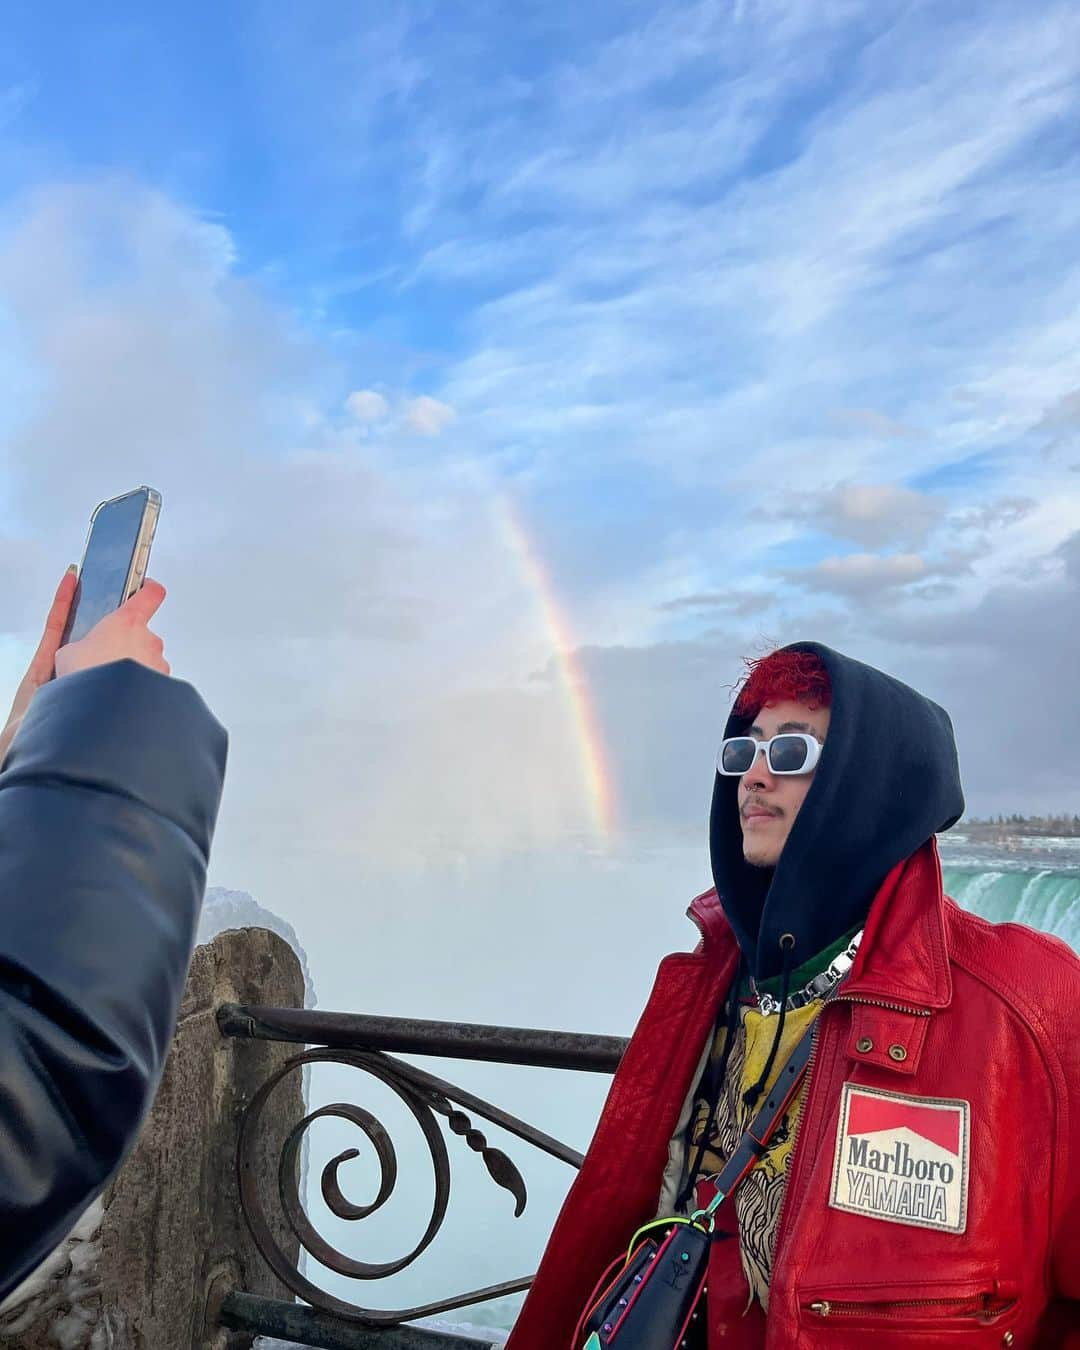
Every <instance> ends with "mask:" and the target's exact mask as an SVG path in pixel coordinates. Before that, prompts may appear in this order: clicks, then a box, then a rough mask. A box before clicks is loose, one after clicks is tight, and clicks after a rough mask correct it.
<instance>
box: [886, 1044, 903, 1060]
mask: <svg viewBox="0 0 1080 1350" xmlns="http://www.w3.org/2000/svg"><path fill="white" fill-rule="evenodd" d="M889 1058H890V1059H895V1060H896V1061H897V1063H901V1062H902V1061H903V1060H905V1059H907V1051H906V1050H905V1049H904V1047H903V1046H902V1045H890V1046H889Z"/></svg>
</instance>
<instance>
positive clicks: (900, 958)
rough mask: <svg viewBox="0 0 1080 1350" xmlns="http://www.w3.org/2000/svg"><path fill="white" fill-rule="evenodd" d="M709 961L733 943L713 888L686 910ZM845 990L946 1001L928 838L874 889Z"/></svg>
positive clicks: (937, 880) (858, 995)
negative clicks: (696, 928)
mask: <svg viewBox="0 0 1080 1350" xmlns="http://www.w3.org/2000/svg"><path fill="white" fill-rule="evenodd" d="M686 912H687V914H688V915H689V916H690V918H691V919H692V920H693V921H694V923H695V924H696V925H697V927H698V929H699V931H700V932H701V936H702V950H703V952H704V953H706V954H707V955H709V956H710V957H712V958H713V959H714V960H723V959H724V958H727V959H733V958H734V957H735V955H736V953H737V947H738V944H737V942H736V938H735V934H734V932H733V931H732V928H731V925H730V923H728V920H727V916H726V915H725V914H724V909H723V906H722V904H721V903H720V899H719V897H718V896H717V893H716V891H715V890H711V891H705V892H704V893H703V894H702V895H699V896H698V897H697V898H696V899H695V900H694V901H692V903H691V905H690V908H689V909H688V910H687V911H686ZM843 991H844V997H845V998H847V999H854V1000H856V1001H858V1002H870V1003H873V1002H883V1003H898V1004H902V1005H904V1006H906V1007H912V1008H922V1009H926V1010H928V1011H929V1010H931V1009H934V1008H945V1007H948V1005H949V1003H950V1002H951V1001H952V973H951V971H950V968H949V952H948V946H947V943H946V938H945V898H944V895H943V892H942V887H941V861H940V859H939V857H938V850H937V840H936V839H935V838H933V837H931V838H930V839H928V840H927V841H926V843H925V844H923V845H922V846H921V847H920V848H918V849H916V851H915V852H914V853H913V854H912V855H911V857H910V858H907V859H905V861H903V862H900V863H897V865H896V866H895V867H894V868H893V869H892V871H891V872H890V873H889V874H888V876H886V878H885V880H884V881H883V882H882V883H881V886H880V887H879V888H878V892H877V894H876V895H875V897H874V900H873V903H872V904H871V906H870V914H869V916H868V918H867V920H866V929H865V931H864V934H863V940H862V942H861V943H860V944H859V950H858V952H857V953H856V956H855V964H854V965H853V966H852V969H851V974H850V975H849V976H848V978H847V979H846V980H845V981H844V986H843Z"/></svg>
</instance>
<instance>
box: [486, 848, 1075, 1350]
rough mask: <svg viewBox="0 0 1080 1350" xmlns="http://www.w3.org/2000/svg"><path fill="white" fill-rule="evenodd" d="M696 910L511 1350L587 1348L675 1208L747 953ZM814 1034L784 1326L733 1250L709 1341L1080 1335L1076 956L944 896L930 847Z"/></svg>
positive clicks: (791, 1209)
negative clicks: (684, 1120)
mask: <svg viewBox="0 0 1080 1350" xmlns="http://www.w3.org/2000/svg"><path fill="white" fill-rule="evenodd" d="M689 912H690V915H691V917H692V918H693V919H694V921H695V922H696V923H697V925H698V927H699V928H700V929H701V932H702V942H701V943H700V944H699V947H698V949H697V951H695V952H693V953H680V954H677V955H674V956H669V957H667V958H666V959H665V960H664V961H663V962H662V963H661V966H660V970H659V972H658V974H657V978H656V984H655V986H654V988H653V992H652V995H651V997H650V999H649V1002H648V1005H647V1006H646V1008H645V1011H644V1013H643V1014H642V1017H641V1020H640V1022H639V1024H638V1027H637V1030H636V1031H635V1033H634V1036H633V1039H632V1040H631V1042H630V1045H629V1046H628V1048H627V1051H626V1054H625V1056H624V1058H623V1061H622V1063H621V1064H620V1066H619V1069H618V1072H617V1073H616V1075H615V1078H614V1081H613V1083H612V1086H611V1091H610V1094H609V1095H608V1099H607V1102H606V1104H605V1106H604V1110H603V1113H602V1115H601V1118H600V1123H599V1125H598V1126H597V1130H596V1134H595V1136H594V1138H593V1142H592V1145H591V1147H590V1149H589V1152H588V1155H587V1157H586V1159H585V1163H584V1166H583V1167H582V1169H581V1172H580V1174H579V1175H578V1178H577V1180H576V1181H575V1183H574V1185H573V1187H572V1189H571V1191H570V1193H569V1195H568V1196H567V1199H566V1202H565V1204H564V1205H563V1208H562V1211H561V1213H560V1215H559V1218H558V1220H557V1222H556V1224H555V1228H554V1230H553V1232H552V1235H551V1239H550V1241H549V1243H548V1247H547V1250H546V1252H545V1255H544V1258H543V1261H542V1263H541V1266H540V1269H539V1271H538V1273H537V1276H536V1280H535V1282H534V1284H533V1287H532V1289H531V1291H530V1293H529V1296H528V1298H527V1299H526V1302H525V1305H524V1307H523V1308H522V1311H521V1314H520V1316H519V1318H518V1321H517V1325H516V1326H515V1328H514V1331H513V1333H512V1334H511V1337H510V1341H509V1347H508V1350H578V1347H573V1348H571V1346H570V1339H571V1336H572V1334H573V1330H574V1325H575V1322H576V1320H577V1317H578V1315H579V1313H580V1311H581V1309H582V1307H583V1306H584V1303H585V1301H586V1300H587V1298H588V1296H589V1294H590V1291H591V1290H592V1288H593V1285H594V1283H595V1281H596V1279H597V1278H598V1276H599V1274H600V1273H601V1271H602V1270H603V1268H604V1266H605V1265H606V1264H607V1262H608V1261H610V1260H611V1258H612V1257H613V1256H614V1255H615V1254H616V1253H617V1252H618V1251H619V1250H620V1248H622V1247H624V1246H625V1244H626V1243H627V1241H628V1240H629V1238H630V1236H631V1235H632V1233H633V1232H634V1231H635V1229H636V1228H637V1227H638V1225H640V1224H641V1223H644V1222H646V1221H647V1220H649V1219H651V1218H653V1217H654V1216H655V1214H656V1207H657V1197H658V1195H659V1192H660V1185H661V1175H662V1172H663V1169H664V1165H665V1162H666V1160H667V1149H668V1141H669V1139H670V1137H671V1135H672V1133H673V1130H674V1127H675V1122H676V1120H677V1118H678V1115H679V1111H680V1109H681V1108H682V1106H683V1103H684V1100H685V1098H686V1095H687V1093H688V1092H689V1091H690V1090H691V1089H692V1087H693V1083H692V1078H693V1075H694V1073H695V1070H696V1068H697V1065H698V1063H699V1059H700V1054H701V1051H702V1049H703V1047H704V1044H705V1040H706V1038H707V1037H708V1036H709V1035H710V1033H711V1030H712V1027H713V1025H714V1022H715V1020H716V1017H717V1013H718V1010H719V1009H720V1007H721V1006H722V1001H723V999H724V996H725V994H726V992H727V989H728V987H729V985H730V983H731V980H732V978H733V975H734V970H735V964H736V958H737V949H736V944H735V939H734V936H733V935H732V932H731V929H730V927H729V926H728V923H727V920H726V918H725V917H724V914H723V911H722V910H721V908H720V903H719V901H718V900H717V897H716V892H715V891H710V892H707V893H706V894H705V895H702V896H699V897H698V898H697V899H696V900H695V901H694V902H693V904H692V905H691V907H690V911H689ZM817 1027H818V1029H817V1033H816V1035H817V1045H816V1049H815V1054H814V1058H813V1061H812V1064H811V1068H810V1077H809V1080H808V1087H807V1095H806V1100H805V1103H804V1106H803V1111H802V1115H801V1119H800V1125H799V1134H798V1138H797V1141H796V1147H795V1152H794V1155H793V1157H792V1162H791V1170H790V1173H789V1176H788V1182H787V1194H786V1198H785V1202H784V1210H783V1214H782V1216H781V1220H780V1229H779V1234H778V1238H777V1250H776V1259H775V1263H774V1267H773V1276H772V1282H771V1285H770V1299H769V1313H768V1317H767V1318H766V1317H765V1316H764V1315H763V1313H762V1311H761V1308H760V1305H758V1304H756V1303H755V1304H753V1306H752V1307H751V1308H750V1310H749V1311H744V1310H745V1309H746V1307H747V1299H748V1289H747V1284H746V1280H745V1278H744V1276H743V1273H742V1268H741V1263H740V1260H739V1253H738V1243H737V1241H736V1240H735V1239H734V1238H730V1239H729V1240H726V1241H718V1242H716V1243H715V1244H714V1246H713V1251H712V1257H711V1263H710V1269H709V1294H708V1326H709V1350H721V1347H724V1348H725V1350H726V1348H727V1347H731V1350H789V1348H790V1350H795V1348H796V1347H798V1350H811V1348H812V1347H813V1348H814V1350H816V1348H817V1347H824V1346H828V1347H830V1350H857V1348H858V1350H862V1347H865V1346H867V1345H873V1346H874V1347H875V1350H893V1347H897V1348H898V1347H901V1346H903V1347H910V1346H949V1347H955V1350H966V1347H969V1346H970V1347H975V1346H987V1347H989V1346H1012V1347H1015V1350H1021V1348H1022V1347H1039V1348H1040V1350H1041V1348H1042V1347H1051V1346H1054V1347H1068V1348H1069V1350H1074V1348H1080V961H1078V960H1077V958H1076V957H1075V956H1074V955H1073V953H1072V952H1071V951H1070V950H1069V948H1068V947H1066V946H1065V944H1064V943H1062V942H1060V941H1058V940H1057V939H1056V938H1052V937H1048V936H1046V935H1045V934H1042V933H1037V932H1035V931H1033V930H1032V929H1029V928H1025V927H1023V926H1021V925H1018V924H997V925H994V924H989V923H986V922H985V921H984V920H982V919H979V918H976V917H975V916H974V915H972V914H969V913H967V912H966V911H964V910H962V909H960V908H959V907H958V906H957V905H955V904H954V903H953V902H952V901H951V900H949V899H948V898H947V897H945V896H944V895H943V894H942V889H941V868H940V864H939V861H938V855H937V848H936V845H935V843H934V841H933V840H931V841H930V842H928V843H927V844H925V845H924V846H923V847H922V848H920V849H919V850H918V851H917V852H916V853H915V854H914V855H913V856H912V857H911V858H909V859H908V860H907V861H906V862H905V863H901V864H900V865H899V866H897V867H896V868H894V870H893V871H892V872H891V873H890V874H889V876H888V877H887V878H886V880H885V882H884V884H883V885H882V887H881V889H880V890H879V892H878V894H877V897H876V899H875V900H874V903H873V906H872V908H871V911H870V916H869V919H868V921H867V925H866V933H865V937H864V939H863V942H862V945H861V947H860V948H859V952H858V955H857V958H856V961H855V966H854V968H853V970H852V971H851V974H850V975H849V977H848V979H847V981H846V982H845V984H844V985H843V987H842V991H841V994H840V996H839V997H838V998H837V999H836V1000H835V1001H834V1002H832V1003H831V1004H829V1005H827V1006H826V1007H825V1009H824V1010H823V1011H822V1013H821V1016H820V1018H819V1020H818V1024H817ZM718 1228H720V1229H725V1230H726V1231H728V1232H729V1233H732V1234H734V1233H735V1231H736V1224H735V1218H734V1214H733V1212H731V1208H730V1207H725V1208H724V1209H722V1210H721V1211H720V1221H719V1223H718Z"/></svg>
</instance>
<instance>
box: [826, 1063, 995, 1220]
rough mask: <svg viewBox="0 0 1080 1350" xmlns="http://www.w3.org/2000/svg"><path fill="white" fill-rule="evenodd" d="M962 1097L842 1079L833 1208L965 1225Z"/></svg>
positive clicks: (875, 1216)
mask: <svg viewBox="0 0 1080 1350" xmlns="http://www.w3.org/2000/svg"><path fill="white" fill-rule="evenodd" d="M969 1115H970V1107H969V1106H968V1103H967V1102H961V1101H949V1100H946V1099H944V1098H941V1097H906V1096H904V1095H903V1094H902V1093H899V1092H879V1091H878V1090H877V1089H876V1088H866V1087H858V1086H856V1085H855V1084H854V1083H845V1084H844V1095H843V1099H842V1101H841V1103H840V1124H839V1126H838V1128H837V1135H836V1158H835V1160H834V1162H833V1176H832V1193H831V1194H830V1196H829V1204H830V1205H832V1206H833V1208H834V1209H846V1210H850V1211H851V1213H853V1214H865V1215H866V1216H867V1217H868V1218H871V1219H885V1220H886V1221H888V1222H889V1223H908V1224H913V1225H914V1226H915V1227H916V1228H940V1229H942V1230H944V1231H945V1232H946V1233H962V1232H963V1231H964V1229H965V1228H966V1227H967V1184H968V1150H969V1142H970V1141H969Z"/></svg>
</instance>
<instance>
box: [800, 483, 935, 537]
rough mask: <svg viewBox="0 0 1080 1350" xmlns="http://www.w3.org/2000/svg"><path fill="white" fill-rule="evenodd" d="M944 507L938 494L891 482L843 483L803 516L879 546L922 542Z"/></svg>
mask: <svg viewBox="0 0 1080 1350" xmlns="http://www.w3.org/2000/svg"><path fill="white" fill-rule="evenodd" d="M945 510H946V502H945V500H944V498H942V497H940V496H930V495H928V494H927V493H925V492H912V491H911V490H910V489H908V488H901V487H896V486H895V485H894V484H891V483H846V484H843V485H841V486H840V487H836V488H833V489H832V490H831V491H829V492H826V493H825V494H823V496H822V497H821V500H820V501H819V502H817V503H815V505H814V506H812V507H810V508H808V509H807V510H806V512H805V515H806V518H807V519H808V520H809V521H811V522H813V523H815V524H817V525H818V526H819V527H820V528H822V529H825V530H827V531H829V533H830V534H834V535H836V536H838V537H840V538H842V539H853V540H855V542H856V543H860V544H863V545H866V546H869V547H873V548H881V547H883V546H884V545H887V544H892V543H897V542H904V543H907V544H919V543H922V542H924V541H925V539H926V537H927V535H928V534H929V533H930V531H931V530H932V529H933V528H934V527H935V526H936V525H937V524H938V523H939V522H940V521H941V520H942V518H943V517H944V515H945Z"/></svg>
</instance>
